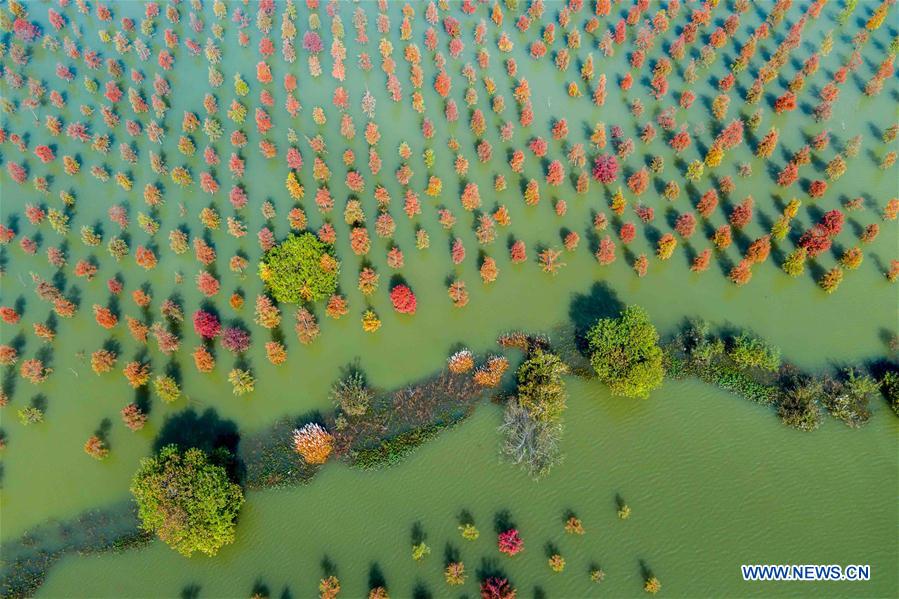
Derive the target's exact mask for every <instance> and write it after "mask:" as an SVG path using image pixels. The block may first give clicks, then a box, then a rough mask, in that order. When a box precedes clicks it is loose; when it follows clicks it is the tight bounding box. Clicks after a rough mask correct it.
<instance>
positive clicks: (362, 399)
mask: <svg viewBox="0 0 899 599" xmlns="http://www.w3.org/2000/svg"><path fill="white" fill-rule="evenodd" d="M373 396H374V393H372V390H371V389H370V388H369V387H368V384H367V383H366V381H365V376H364V375H363V374H362V373H361V372H358V371H354V372H351V373H350V374H348V375H347V376H345V377H344V378H342V379H340V380H338V381H337V382H336V383H334V385H333V386H332V387H331V399H333V400H334V404H335V405H336V406H337V407H338V408H340V410H341V411H342V412H343V413H344V414H346V415H347V416H362V415H363V414H365V413H366V412H367V411H368V409H369V406H370V405H371V400H372V397H373Z"/></svg>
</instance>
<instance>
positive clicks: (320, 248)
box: [259, 233, 340, 303]
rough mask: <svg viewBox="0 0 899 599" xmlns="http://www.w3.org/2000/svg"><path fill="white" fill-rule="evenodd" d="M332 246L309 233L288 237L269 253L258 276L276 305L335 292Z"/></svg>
mask: <svg viewBox="0 0 899 599" xmlns="http://www.w3.org/2000/svg"><path fill="white" fill-rule="evenodd" d="M332 252H333V249H332V247H331V246H330V245H329V244H327V243H324V242H322V241H320V240H319V239H318V238H317V237H316V236H315V235H313V234H312V233H303V234H302V235H290V236H288V237H287V239H285V240H284V241H282V242H281V243H279V244H278V245H276V246H275V247H273V248H271V249H270V250H268V251H267V252H266V253H265V255H264V256H263V257H262V260H261V262H260V263H259V277H260V278H261V279H262V280H263V281H264V282H265V284H266V286H267V287H268V290H269V291H270V292H271V294H272V296H273V297H274V298H275V299H276V300H277V301H279V302H287V303H298V302H314V301H317V300H320V299H323V298H326V297H330V296H331V295H332V294H333V293H334V292H335V291H336V290H337V274H338V272H339V271H340V262H338V261H337V259H336V258H335V257H334V255H333V253H332Z"/></svg>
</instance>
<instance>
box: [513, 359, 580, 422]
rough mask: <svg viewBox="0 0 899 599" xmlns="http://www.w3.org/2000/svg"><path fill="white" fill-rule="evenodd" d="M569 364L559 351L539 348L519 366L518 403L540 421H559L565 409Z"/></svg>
mask: <svg viewBox="0 0 899 599" xmlns="http://www.w3.org/2000/svg"><path fill="white" fill-rule="evenodd" d="M567 373H568V366H566V365H565V363H564V362H562V359H561V358H559V356H557V355H556V354H553V353H550V352H548V351H543V350H542V349H537V350H535V351H534V352H533V353H532V354H531V355H530V356H528V358H527V359H526V360H525V361H524V362H522V364H521V366H519V367H518V373H517V377H518V403H519V404H521V406H522V407H523V408H524V409H526V410H527V411H528V414H530V416H531V418H534V419H536V420H544V421H551V420H558V419H559V418H560V417H561V416H562V412H564V411H565V399H566V398H567V393H566V392H565V382H564V381H563V380H562V375H564V374H567Z"/></svg>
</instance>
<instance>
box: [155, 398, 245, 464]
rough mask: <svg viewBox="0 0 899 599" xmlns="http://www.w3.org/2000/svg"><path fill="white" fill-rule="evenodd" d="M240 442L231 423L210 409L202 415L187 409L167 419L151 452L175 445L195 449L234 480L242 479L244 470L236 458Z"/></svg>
mask: <svg viewBox="0 0 899 599" xmlns="http://www.w3.org/2000/svg"><path fill="white" fill-rule="evenodd" d="M239 443H240V435H239V434H238V432H237V425H236V424H235V423H234V422H233V421H231V420H223V419H222V418H220V417H219V415H218V412H217V411H215V410H214V409H213V408H207V409H206V411H204V412H203V413H202V414H197V412H196V411H195V410H194V409H193V408H189V409H187V410H184V411H183V412H179V413H178V414H175V415H173V416H170V417H169V418H167V419H166V421H165V423H164V424H163V425H162V429H161V430H160V431H159V435H158V436H157V437H156V441H155V442H154V443H153V450H154V451H159V450H160V449H161V448H163V447H165V446H166V445H177V446H178V447H179V448H180V449H182V450H184V449H189V448H191V447H196V448H198V449H201V450H203V451H204V452H206V453H207V454H208V455H210V456H211V457H212V459H213V460H214V461H216V462H218V463H219V464H220V465H222V466H224V467H225V469H227V470H228V472H229V474H231V475H232V476H233V477H235V478H236V479H237V480H243V475H244V467H243V464H242V463H241V461H240V460H239V459H238V457H237V446H238V444H239Z"/></svg>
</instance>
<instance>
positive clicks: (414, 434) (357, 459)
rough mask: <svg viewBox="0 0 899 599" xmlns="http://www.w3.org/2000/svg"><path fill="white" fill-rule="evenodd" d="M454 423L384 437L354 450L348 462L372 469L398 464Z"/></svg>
mask: <svg viewBox="0 0 899 599" xmlns="http://www.w3.org/2000/svg"><path fill="white" fill-rule="evenodd" d="M452 424H455V423H446V424H445V423H435V424H430V425H427V426H423V427H421V428H416V429H412V430H410V431H406V432H404V433H400V434H399V435H396V436H395V437H391V438H389V439H384V440H383V441H381V443H380V444H378V445H377V446H375V447H367V448H363V449H357V450H354V451H353V452H352V453H351V455H350V463H351V464H352V465H353V466H355V467H357V468H362V469H363V470H374V469H376V468H383V467H385V466H393V465H395V464H398V463H399V462H401V461H402V460H403V458H405V457H406V456H408V455H409V454H410V453H412V451H413V450H414V449H415V448H416V447H418V446H420V445H422V444H424V443H426V442H427V441H430V440H431V439H433V438H434V437H436V436H437V435H438V434H439V433H440V431H442V430H443V429H445V428H447V427H448V426H451V425H452Z"/></svg>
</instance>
